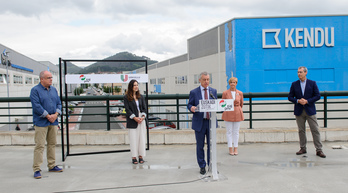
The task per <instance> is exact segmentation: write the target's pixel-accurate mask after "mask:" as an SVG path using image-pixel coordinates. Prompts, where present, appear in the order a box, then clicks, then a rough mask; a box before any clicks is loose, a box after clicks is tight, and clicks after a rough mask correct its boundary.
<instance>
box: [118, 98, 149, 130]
mask: <svg viewBox="0 0 348 193" xmlns="http://www.w3.org/2000/svg"><path fill="white" fill-rule="evenodd" d="M138 101H139V110H140V116H143V115H144V116H145V117H146V104H145V99H144V97H143V96H142V95H141V97H140V98H139V99H138ZM123 102H124V107H125V109H126V119H127V125H126V128H130V129H135V128H137V127H138V123H137V122H136V121H134V119H133V117H138V116H139V111H138V108H137V104H136V103H135V100H132V101H129V100H128V99H127V95H125V96H124V97H123ZM144 121H146V120H144Z"/></svg>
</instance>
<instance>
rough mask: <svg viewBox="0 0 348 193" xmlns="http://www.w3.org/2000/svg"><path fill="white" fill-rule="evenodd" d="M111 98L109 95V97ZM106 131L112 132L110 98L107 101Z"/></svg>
mask: <svg viewBox="0 0 348 193" xmlns="http://www.w3.org/2000/svg"><path fill="white" fill-rule="evenodd" d="M108 96H109V95H108ZM106 121H107V123H106V130H107V131H110V98H109V97H108V99H106Z"/></svg>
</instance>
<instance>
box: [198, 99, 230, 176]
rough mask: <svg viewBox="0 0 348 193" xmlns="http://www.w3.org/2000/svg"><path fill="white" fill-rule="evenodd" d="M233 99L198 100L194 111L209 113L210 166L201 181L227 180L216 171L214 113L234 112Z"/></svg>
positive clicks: (215, 120) (215, 121)
mask: <svg viewBox="0 0 348 193" xmlns="http://www.w3.org/2000/svg"><path fill="white" fill-rule="evenodd" d="M233 104H234V100H233V99H216V100H211V99H210V100H200V101H199V105H198V106H197V109H196V111H199V112H210V114H211V115H210V165H209V168H208V172H207V173H206V174H205V175H204V176H203V178H202V179H203V180H204V181H206V182H210V181H221V180H227V179H228V178H227V177H226V176H224V175H222V174H220V173H219V171H218V169H217V156H216V152H217V150H216V123H217V119H216V112H217V111H233V110H234V105H233Z"/></svg>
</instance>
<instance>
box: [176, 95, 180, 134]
mask: <svg viewBox="0 0 348 193" xmlns="http://www.w3.org/2000/svg"><path fill="white" fill-rule="evenodd" d="M179 111H180V108H179V94H176V129H177V130H179V129H180V122H179V119H180V116H179Z"/></svg>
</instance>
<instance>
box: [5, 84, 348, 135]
mask: <svg viewBox="0 0 348 193" xmlns="http://www.w3.org/2000/svg"><path fill="white" fill-rule="evenodd" d="M320 94H321V99H320V100H319V101H318V102H317V103H316V106H317V109H318V110H317V111H318V112H322V113H323V117H318V120H323V122H324V127H328V120H339V119H341V120H342V119H347V120H348V108H344V109H342V108H339V109H334V108H330V109H329V108H328V106H329V105H333V104H337V105H340V106H345V105H346V106H347V107H348V97H347V96H348V91H323V92H320ZM221 96H222V94H221V93H220V94H218V98H221ZM287 96H288V93H285V92H282V93H244V101H245V102H244V109H246V108H245V107H246V106H247V107H248V110H244V115H245V116H246V117H249V118H246V119H245V120H244V121H248V122H249V128H253V123H254V122H255V121H282V120H295V118H294V117H286V118H276V117H270V116H264V117H263V118H254V117H255V116H256V115H258V114H274V113H292V112H293V109H288V110H282V109H280V110H267V109H266V110H254V109H255V108H257V107H258V106H260V105H267V106H273V107H274V106H277V107H280V106H283V105H292V104H291V103H290V102H289V101H288V100H287ZM188 98H189V95H188V94H167V95H162V94H161V95H148V99H147V100H148V101H149V105H148V106H149V108H152V107H160V108H163V107H164V108H171V109H175V110H172V111H171V112H150V114H152V115H174V116H175V117H176V118H175V119H170V120H166V121H170V122H174V123H176V126H177V129H180V123H182V122H191V120H190V119H180V115H184V114H191V113H190V112H189V111H188V110H183V109H186V105H187V102H184V103H183V102H182V100H184V101H187V100H188ZM337 98H341V99H342V100H339V101H337V100H335V99H337ZM255 99H256V100H255ZM272 99H273V100H276V102H274V101H272V102H269V101H270V100H272ZM113 100H123V96H122V95H114V96H109V95H102V96H69V97H68V101H105V106H104V107H103V108H105V113H103V114H98V115H106V121H69V116H82V115H83V116H94V115H96V114H77V113H72V114H69V110H68V108H100V107H102V106H100V105H99V106H98V105H96V106H88V107H87V106H70V107H68V108H65V105H64V108H63V115H62V118H63V119H62V120H63V122H62V126H63V125H66V124H68V123H76V124H79V123H104V122H105V123H107V128H106V130H110V124H111V123H124V122H125V121H116V120H111V119H110V107H111V106H110V101H113ZM156 100H161V101H163V100H165V101H166V100H172V101H171V102H170V103H165V104H155V105H153V104H150V103H151V101H156ZM62 101H65V98H64V97H63V99H62ZM17 102H18V103H20V102H24V103H26V102H30V98H29V97H10V98H7V97H3V98H0V104H2V105H1V107H0V111H1V110H4V111H5V110H8V109H10V110H14V109H16V110H17V109H27V110H28V109H30V108H31V107H30V106H29V107H28V106H14V105H10V107H6V104H4V103H17ZM63 104H64V103H63ZM116 107H120V108H123V106H122V105H116ZM321 107H322V108H321ZM329 112H340V113H341V116H337V117H335V116H329V114H328V113H329ZM220 113H221V112H220ZM120 115H125V114H122V113H121V114H120ZM9 116H10V117H28V116H32V114H31V113H29V114H10V115H8V114H6V113H5V112H4V113H2V114H0V118H1V117H9ZM3 120H4V119H3ZM161 121H163V120H153V122H161ZM218 121H222V120H221V119H218ZM0 124H5V125H6V124H32V122H29V121H17V122H14V121H11V122H9V121H2V122H0Z"/></svg>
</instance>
